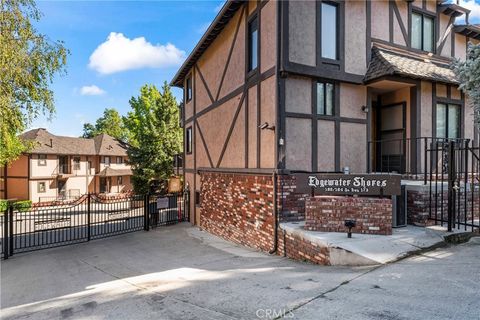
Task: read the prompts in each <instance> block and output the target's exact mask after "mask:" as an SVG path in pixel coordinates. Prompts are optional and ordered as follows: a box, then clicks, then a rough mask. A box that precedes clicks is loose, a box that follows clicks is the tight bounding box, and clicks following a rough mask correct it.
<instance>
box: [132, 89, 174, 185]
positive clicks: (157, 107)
mask: <svg viewBox="0 0 480 320" xmlns="http://www.w3.org/2000/svg"><path fill="white" fill-rule="evenodd" d="M130 106H131V108H132V111H130V112H129V113H128V114H127V116H126V117H124V123H125V125H126V127H127V128H128V130H129V132H130V140H129V143H130V145H131V148H130V149H129V151H128V156H129V161H130V164H131V165H132V170H133V179H132V182H133V187H134V189H135V191H136V192H137V193H146V192H148V189H149V184H150V181H152V180H153V179H159V180H163V179H168V178H169V177H170V176H171V175H172V174H173V156H174V155H176V154H178V153H180V152H181V151H182V129H181V128H180V121H179V120H180V115H179V108H178V104H177V102H176V100H175V97H174V96H173V94H172V92H171V90H170V87H169V86H168V84H167V83H166V82H165V83H164V85H163V87H162V89H161V91H159V90H158V89H157V88H156V87H155V86H154V85H145V86H143V87H142V88H141V89H140V95H139V96H138V97H136V98H135V97H132V98H131V99H130Z"/></svg>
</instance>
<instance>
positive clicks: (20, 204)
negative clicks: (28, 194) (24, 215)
mask: <svg viewBox="0 0 480 320" xmlns="http://www.w3.org/2000/svg"><path fill="white" fill-rule="evenodd" d="M31 208H32V201H31V200H23V201H17V202H14V203H13V209H14V210H17V211H19V212H26V211H28V210H30V209H31Z"/></svg>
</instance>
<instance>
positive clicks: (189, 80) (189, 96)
mask: <svg viewBox="0 0 480 320" xmlns="http://www.w3.org/2000/svg"><path fill="white" fill-rule="evenodd" d="M192 93H193V92H192V78H191V77H188V78H187V85H186V90H185V95H186V96H185V99H186V100H187V102H188V101H190V100H192Z"/></svg>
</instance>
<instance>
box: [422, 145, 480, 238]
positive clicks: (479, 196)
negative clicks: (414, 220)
mask: <svg viewBox="0 0 480 320" xmlns="http://www.w3.org/2000/svg"><path fill="white" fill-rule="evenodd" d="M427 152H428V153H429V154H430V157H431V159H432V164H431V166H430V168H429V171H428V173H427V177H428V184H429V202H430V205H429V218H430V219H431V220H433V221H435V223H436V224H441V225H442V226H443V225H446V226H447V229H448V231H452V230H453V229H461V228H463V229H464V230H467V229H470V230H471V231H478V229H479V228H480V148H479V147H475V146H473V145H472V142H471V141H470V140H463V141H458V140H449V141H445V142H437V143H436V144H435V145H432V146H431V147H430V148H429V149H428V150H427Z"/></svg>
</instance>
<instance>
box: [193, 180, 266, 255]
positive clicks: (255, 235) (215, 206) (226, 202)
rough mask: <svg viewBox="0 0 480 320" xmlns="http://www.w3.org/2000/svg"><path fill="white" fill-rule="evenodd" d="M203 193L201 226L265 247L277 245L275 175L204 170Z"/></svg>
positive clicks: (255, 246) (215, 233)
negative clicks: (274, 194) (273, 176)
mask: <svg viewBox="0 0 480 320" xmlns="http://www.w3.org/2000/svg"><path fill="white" fill-rule="evenodd" d="M201 194H202V199H201V215H200V227H201V228H203V229H205V230H206V231H208V232H210V233H212V234H214V235H217V236H220V237H222V238H224V239H226V240H229V241H233V242H236V243H239V244H242V245H245V246H248V247H252V248H256V249H260V250H262V251H270V250H271V249H272V248H273V245H274V238H273V232H274V231H273V229H274V218H273V179H272V176H271V175H265V176H262V175H248V174H241V173H218V172H202V173H201Z"/></svg>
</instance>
